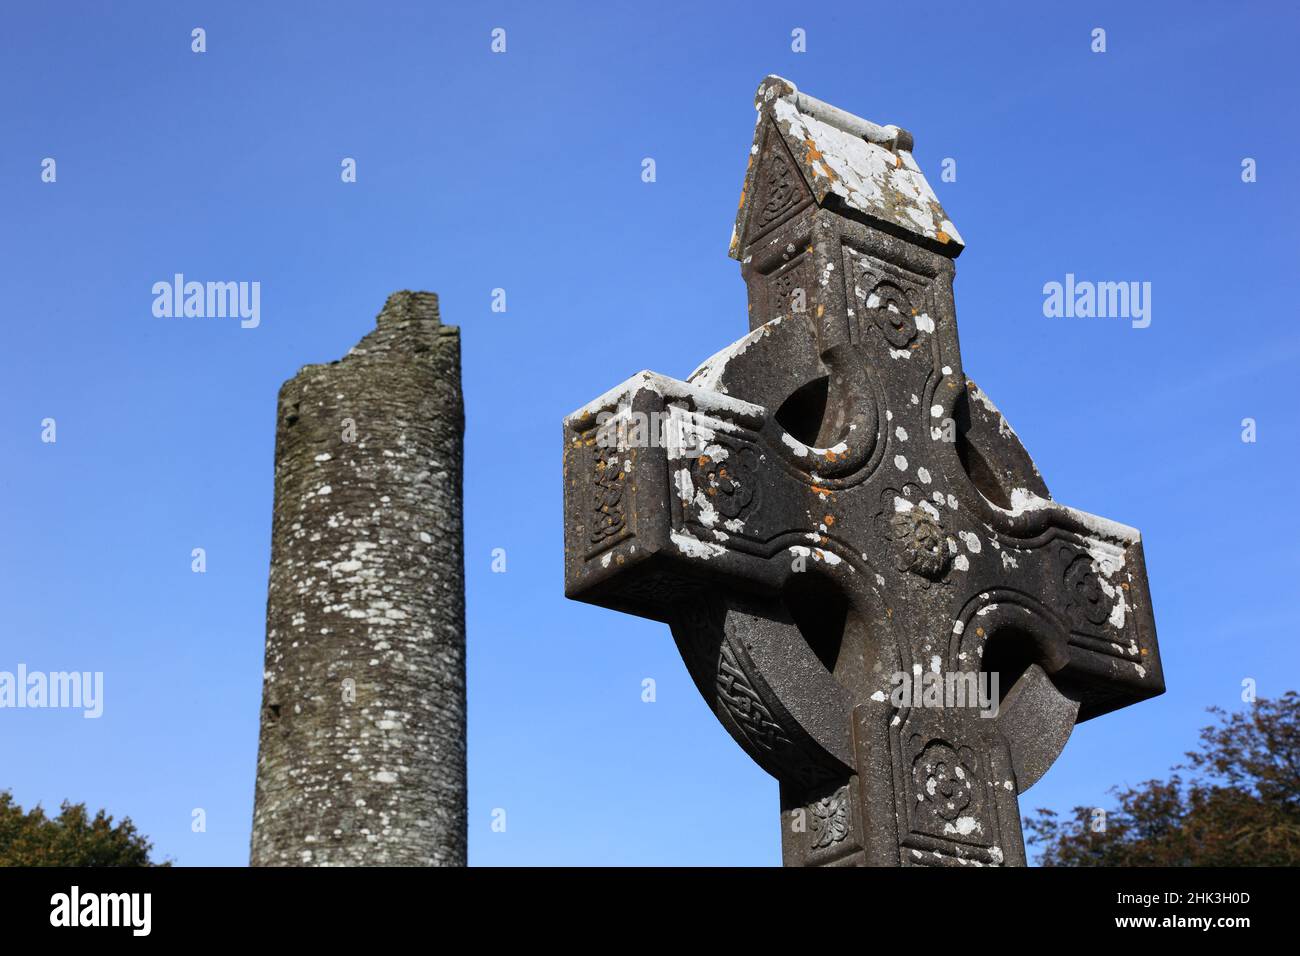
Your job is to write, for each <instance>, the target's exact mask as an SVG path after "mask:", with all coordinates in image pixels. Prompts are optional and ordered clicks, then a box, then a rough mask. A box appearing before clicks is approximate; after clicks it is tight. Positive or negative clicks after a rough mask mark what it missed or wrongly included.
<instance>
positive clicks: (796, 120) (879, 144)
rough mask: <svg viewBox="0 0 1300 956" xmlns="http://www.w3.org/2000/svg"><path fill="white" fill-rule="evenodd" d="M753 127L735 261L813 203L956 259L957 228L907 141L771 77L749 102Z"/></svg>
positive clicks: (895, 132) (892, 129)
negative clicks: (754, 117) (753, 113)
mask: <svg viewBox="0 0 1300 956" xmlns="http://www.w3.org/2000/svg"><path fill="white" fill-rule="evenodd" d="M754 107H755V109H757V110H758V122H757V125H756V126H755V128H754V145H753V147H752V148H751V149H750V156H749V169H748V170H747V171H746V173H745V188H744V191H743V192H742V193H741V196H740V210H739V212H738V213H737V215H736V226H735V229H734V230H733V232H732V235H731V257H732V258H733V259H743V258H744V257H745V256H746V255H748V250H749V249H750V248H751V247H752V246H753V245H754V244H755V243H756V242H758V241H759V240H761V239H763V238H764V237H765V236H767V235H768V234H769V233H771V232H773V231H774V230H776V229H778V228H780V227H781V226H782V225H784V224H785V223H786V222H788V221H789V220H791V219H793V218H794V217H795V216H797V215H799V214H800V213H801V212H803V211H804V210H805V209H807V208H809V207H810V206H812V205H814V204H816V205H817V206H821V207H823V208H827V209H832V210H835V211H837V212H840V213H843V214H844V215H847V216H849V217H851V218H857V219H862V220H864V221H866V222H868V223H870V224H871V225H875V226H878V227H879V228H882V229H884V230H886V231H888V232H892V233H901V234H903V235H905V236H907V237H908V238H911V239H913V240H914V241H916V242H919V243H921V244H922V245H924V246H927V247H929V248H932V249H934V250H936V251H938V252H941V253H943V254H944V255H947V256H951V257H952V258H956V257H957V256H958V255H959V254H960V253H961V250H962V249H963V248H964V246H963V243H962V241H961V236H960V235H959V234H958V233H957V228H956V227H955V226H954V225H953V224H952V223H951V222H950V221H949V219H948V216H947V214H945V213H944V211H943V207H942V206H940V205H939V200H938V198H937V197H936V196H935V194H934V190H932V189H931V188H930V184H929V183H927V182H926V181H925V176H923V175H922V174H921V170H920V168H919V167H918V166H917V165H916V161H915V160H914V159H912V134H911V133H909V132H907V130H904V129H899V128H898V127H897V126H878V125H876V124H875V123H872V122H870V121H869V120H864V119H861V118H860V117H857V116H853V115H852V114H850V113H846V112H844V111H843V110H841V109H838V108H836V107H834V106H831V105H830V104H829V103H823V102H822V101H821V100H818V99H814V98H813V97H811V96H809V95H807V94H806V93H800V92H799V90H798V88H796V87H795V85H794V84H793V83H791V82H790V81H789V80H786V79H782V78H781V77H779V76H769V77H768V78H767V79H765V80H764V81H763V82H762V83H761V84H759V87H758V93H757V94H756V95H755V97H754Z"/></svg>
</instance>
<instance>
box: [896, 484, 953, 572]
mask: <svg viewBox="0 0 1300 956" xmlns="http://www.w3.org/2000/svg"><path fill="white" fill-rule="evenodd" d="M881 503H882V509H881V512H880V514H879V515H878V516H877V521H878V522H879V524H880V525H881V526H882V529H883V531H884V533H885V535H886V536H887V537H888V538H889V539H890V541H891V542H892V543H893V546H894V553H895V558H896V561H895V564H896V566H897V568H898V570H900V571H906V572H910V573H912V574H914V575H916V576H917V578H918V580H919V582H920V584H921V586H922V587H928V586H929V583H930V582H931V581H938V580H939V579H940V578H942V577H943V576H944V574H945V573H946V572H947V571H948V567H949V565H950V564H951V563H952V555H953V552H954V551H955V542H952V541H950V539H949V537H948V534H947V533H946V532H945V531H944V528H943V519H942V516H941V515H940V514H939V509H938V508H936V507H935V506H934V505H933V504H932V503H931V502H929V501H927V500H926V499H925V497H924V495H922V494H921V493H920V492H919V491H918V490H917V488H916V486H915V485H911V484H908V485H905V486H904V487H903V488H902V489H896V488H887V489H885V491H884V493H883V495H882V496H881Z"/></svg>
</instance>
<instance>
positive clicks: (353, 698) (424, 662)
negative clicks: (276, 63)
mask: <svg viewBox="0 0 1300 956" xmlns="http://www.w3.org/2000/svg"><path fill="white" fill-rule="evenodd" d="M459 332H460V330H459V329H457V328H455V327H451V326H446V325H443V324H442V323H441V320H440V318H439V314H438V297H437V296H436V295H434V294H432V293H428V292H397V293H394V294H393V295H392V296H390V297H389V298H388V301H387V303H385V305H384V308H383V311H382V312H380V313H379V316H378V319H377V322H376V328H375V330H374V331H372V332H371V333H370V334H368V335H367V336H366V337H365V338H363V339H362V340H361V341H360V342H359V343H358V344H357V345H356V346H355V347H354V348H353V349H352V350H351V351H350V352H349V353H348V354H347V356H346V357H344V358H343V359H341V360H339V361H335V362H330V363H329V364H326V365H308V366H306V367H304V368H303V369H302V371H300V372H299V373H298V374H297V375H296V376H294V377H293V378H292V379H290V380H289V381H287V382H285V384H284V386H283V387H282V388H281V390H280V396H279V418H278V422H277V425H276V440H275V510H274V515H273V519H272V532H271V573H270V585H269V591H268V596H267V610H266V664H265V671H264V675H263V680H264V683H263V692H262V712H261V733H260V738H259V747H258V762H257V785H256V795H255V801H254V812H253V836H252V852H251V863H252V865H254V866H275V865H280V866H286V865H287V866H331V865H334V866H338V865H343V866H349V865H350V866H364V865H405V866H457V865H464V863H465V852H466V806H465V801H466V773H465V588H464V555H463V540H462V509H461V488H462V439H463V433H464V408H463V402H462V397H461V386H460V334H459Z"/></svg>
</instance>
